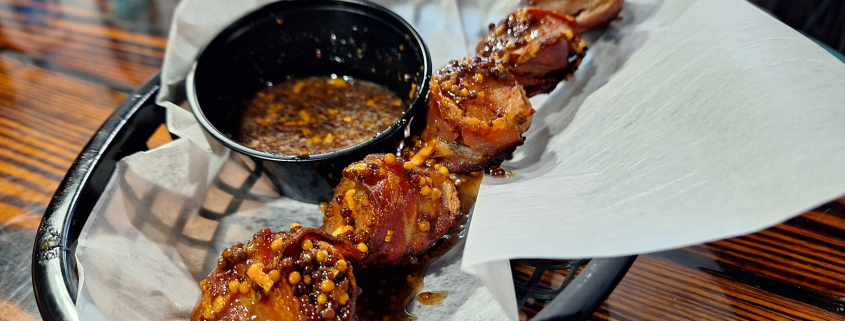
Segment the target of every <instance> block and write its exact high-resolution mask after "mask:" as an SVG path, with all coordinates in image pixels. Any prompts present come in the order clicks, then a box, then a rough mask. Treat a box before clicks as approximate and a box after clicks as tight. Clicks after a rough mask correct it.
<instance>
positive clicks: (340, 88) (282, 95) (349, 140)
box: [236, 77, 406, 155]
mask: <svg viewBox="0 0 845 321" xmlns="http://www.w3.org/2000/svg"><path fill="white" fill-rule="evenodd" d="M405 106H406V104H405V102H403V101H402V99H400V98H399V97H398V96H397V95H396V94H394V93H392V92H391V91H389V90H387V89H385V88H384V87H381V86H379V85H377V84H374V83H371V82H368V81H364V80H344V79H342V78H333V77H311V78H305V79H299V80H291V81H286V82H284V83H281V84H278V85H275V86H272V87H268V88H266V89H264V90H262V91H260V92H258V94H257V95H256V96H255V97H254V98H253V99H251V100H249V101H247V102H246V103H245V106H244V109H243V114H242V121H241V124H240V126H239V134H238V136H237V138H236V139H237V140H238V142H239V143H241V144H243V145H244V146H247V147H249V148H253V149H256V150H261V151H265V152H270V153H276V154H289V155H305V154H319V153H326V152H331V151H335V150H339V149H342V148H345V147H349V146H352V145H355V144H358V143H360V142H363V141H365V140H367V139H370V138H372V137H374V136H375V135H376V134H378V133H379V132H380V131H383V130H385V129H387V128H388V127H390V125H391V124H393V123H394V122H395V121H396V120H397V119H399V117H401V116H402V113H403V111H404V110H405Z"/></svg>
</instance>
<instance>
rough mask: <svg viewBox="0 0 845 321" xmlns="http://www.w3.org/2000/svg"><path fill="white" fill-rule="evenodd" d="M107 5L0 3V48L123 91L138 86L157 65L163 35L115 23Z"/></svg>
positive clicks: (84, 1)
mask: <svg viewBox="0 0 845 321" xmlns="http://www.w3.org/2000/svg"><path fill="white" fill-rule="evenodd" d="M108 7H109V5H108V2H102V1H95V0H72V1H62V2H57V3H49V4H46V3H45V2H42V1H36V0H13V1H12V2H11V3H2V4H0V50H5V51H11V52H15V53H19V54H22V55H26V56H29V57H31V58H33V59H37V60H40V61H44V64H43V65H44V67H46V68H47V69H54V70H56V71H62V70H72V71H74V72H76V73H79V74H81V75H85V76H87V77H98V78H100V79H102V80H104V81H105V82H110V83H114V84H115V86H116V87H118V88H121V89H123V90H128V89H130V88H134V87H137V86H139V85H140V84H142V83H143V82H144V81H146V80H147V79H148V78H149V76H150V75H152V74H153V73H155V72H156V70H158V69H159V68H160V66H161V63H162V57H163V56H164V48H165V46H166V38H165V37H164V36H163V34H162V31H161V30H158V29H145V30H139V31H132V30H128V29H126V28H122V27H119V26H116V25H115V23H114V22H115V21H114V20H113V19H112V17H111V15H110V13H109V12H107V10H109V9H108ZM170 14H171V13H167V14H164V15H161V18H160V19H169V17H170ZM80 78H86V77H80Z"/></svg>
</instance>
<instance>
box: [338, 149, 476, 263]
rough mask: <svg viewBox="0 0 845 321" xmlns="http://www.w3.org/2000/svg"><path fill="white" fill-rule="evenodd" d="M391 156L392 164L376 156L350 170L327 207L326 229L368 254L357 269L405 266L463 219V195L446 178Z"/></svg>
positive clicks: (438, 173)
mask: <svg viewBox="0 0 845 321" xmlns="http://www.w3.org/2000/svg"><path fill="white" fill-rule="evenodd" d="M390 157H392V159H393V162H392V163H388V162H386V161H385V155H384V154H372V155H368V156H367V157H366V158H365V159H364V160H363V161H360V162H357V163H354V164H352V165H350V166H349V167H347V168H346V169H345V170H344V178H343V179H341V181H340V184H338V186H337V187H336V188H335V193H334V195H335V198H334V199H333V200H332V202H331V203H329V204H328V206H327V207H326V213H325V216H324V218H323V222H324V224H323V227H322V230H323V231H325V232H327V233H331V234H332V235H334V236H337V237H339V238H341V239H345V240H348V241H349V242H350V243H352V244H355V245H356V246H358V247H359V250H364V251H363V252H365V256H364V259H363V260H362V261H361V262H359V263H358V265H356V266H367V267H370V266H389V265H398V264H403V263H406V262H407V261H408V260H409V259H410V258H411V257H413V256H416V255H419V254H421V253H422V252H423V251H425V250H427V249H428V248H430V247H431V246H432V245H434V243H435V242H436V241H437V240H438V239H439V238H440V237H441V236H443V235H445V234H446V233H447V232H448V231H449V229H450V228H451V227H452V225H453V224H454V223H455V221H457V219H458V218H459V217H460V216H461V203H460V200H459V199H458V193H457V190H456V189H455V185H454V182H453V181H452V180H451V179H450V178H449V176H448V175H447V174H444V173H442V172H440V171H438V170H436V169H435V168H434V167H427V166H417V165H413V164H412V163H410V162H405V161H404V160H403V159H402V158H401V157H393V155H391V156H390ZM390 157H388V159H391V158H390ZM406 164H407V165H406ZM435 190H436V191H435Z"/></svg>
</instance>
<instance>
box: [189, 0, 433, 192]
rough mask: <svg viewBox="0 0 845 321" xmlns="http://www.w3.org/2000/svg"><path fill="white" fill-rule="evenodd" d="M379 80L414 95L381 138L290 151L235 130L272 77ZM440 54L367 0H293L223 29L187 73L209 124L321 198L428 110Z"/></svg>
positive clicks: (193, 100) (289, 184) (289, 183)
mask: <svg viewBox="0 0 845 321" xmlns="http://www.w3.org/2000/svg"><path fill="white" fill-rule="evenodd" d="M330 75H337V76H338V77H341V76H349V77H352V78H353V79H362V80H367V81H371V82H374V83H377V84H380V85H382V86H385V87H386V88H388V89H390V90H391V91H393V92H394V93H396V94H397V95H399V97H400V98H403V99H406V100H408V101H410V104H409V105H408V107H407V108H406V110H405V113H404V114H403V116H402V117H401V118H399V119H398V120H396V122H395V123H394V124H393V125H391V126H390V127H389V128H388V129H386V130H384V131H382V132H380V133H379V134H378V135H376V136H375V137H373V138H371V139H369V140H367V141H364V142H362V143H359V144H357V145H353V146H351V147H347V148H344V149H341V150H337V151H333V152H329V153H322V154H311V155H284V154H274V153H268V152H263V151H259V150H255V149H251V148H248V147H246V146H243V145H241V144H239V143H237V142H236V141H234V140H233V139H232V138H231V137H233V136H234V135H235V134H236V131H237V127H238V124H239V121H240V120H239V119H238V118H239V117H240V108H241V106H242V103H243V101H245V100H247V99H250V98H252V97H253V96H254V95H255V94H256V93H257V92H258V91H259V90H261V89H263V88H266V87H267V86H268V85H272V84H278V83H280V82H283V81H286V80H290V79H297V78H304V77H309V76H330ZM430 76H431V57H430V56H429V53H428V48H427V47H426V45H425V43H424V42H423V40H422V38H421V37H420V36H419V34H417V32H416V31H415V30H414V28H413V27H411V25H410V24H408V23H407V22H406V21H405V20H403V19H402V18H401V17H399V16H398V15H396V14H395V13H393V12H391V11H389V10H387V9H385V8H384V7H381V6H379V5H376V4H373V3H370V2H367V1H362V0H286V1H279V2H274V3H271V4H268V5H266V6H264V7H261V8H260V9H258V10H256V11H254V12H252V13H250V14H248V15H246V16H245V17H243V18H241V19H240V20H238V21H236V22H235V23H233V24H232V25H230V26H229V27H227V28H226V29H224V30H223V31H222V32H221V33H220V34H218V35H217V37H215V38H214V40H212V42H211V43H210V44H209V45H208V46H207V47H206V48H205V49H204V50H203V52H202V53H201V54H200V56H199V58H198V59H197V61H196V62H195V64H194V66H193V69H192V70H191V72H190V73H189V74H188V77H187V80H186V90H187V97H188V101H189V103H190V105H191V110H192V111H193V113H194V115H195V116H196V118H197V121H199V123H200V125H202V127H203V128H204V129H205V130H206V131H207V132H208V133H209V134H210V135H211V136H213V137H214V138H215V139H217V140H218V141H220V142H221V143H222V144H223V145H225V146H226V147H228V148H230V149H232V150H233V151H235V152H238V153H241V154H243V155H246V156H248V157H250V158H252V159H253V160H255V162H256V164H257V166H262V167H263V168H264V169H265V172H266V173H267V175H268V177H269V178H270V180H271V181H272V182H273V184H275V185H276V187H277V188H278V189H279V190H280V192H281V193H282V194H283V195H285V196H287V197H290V198H293V199H296V200H300V201H305V202H311V203H316V202H320V201H324V200H328V199H331V196H332V189H333V187H334V186H335V185H336V184H337V183H338V182H339V181H340V178H341V172H342V170H343V168H345V167H346V166H347V165H349V164H351V163H352V162H355V161H358V160H361V159H363V158H364V156H366V155H367V154H371V153H381V152H392V151H395V150H396V149H397V147H398V146H399V144H400V142H401V141H402V139H403V137H404V133H405V128H406V127H407V125H408V123H409V122H410V120H411V118H412V117H413V116H414V115H415V114H417V113H418V112H419V111H420V110H424V109H425V104H426V98H427V96H428V89H429V88H428V83H429V78H430Z"/></svg>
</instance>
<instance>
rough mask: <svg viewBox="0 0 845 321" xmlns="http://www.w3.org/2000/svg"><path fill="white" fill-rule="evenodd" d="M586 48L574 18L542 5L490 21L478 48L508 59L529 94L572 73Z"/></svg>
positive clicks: (545, 89) (551, 86)
mask: <svg viewBox="0 0 845 321" xmlns="http://www.w3.org/2000/svg"><path fill="white" fill-rule="evenodd" d="M585 50H586V44H585V42H584V41H583V40H582V39H581V33H580V32H579V31H578V26H577V24H576V23H575V19H574V18H572V17H571V16H567V15H564V14H561V13H558V12H556V11H553V10H546V9H540V8H521V9H519V10H517V11H515V12H513V13H511V14H509V15H508V17H507V18H505V19H503V20H502V21H500V22H499V23H498V24H495V25H494V24H490V30H489V31H488V33H487V35H486V36H485V37H484V38H482V39H481V41H479V43H478V46H477V48H476V52H477V53H478V54H479V55H480V56H484V57H493V58H497V59H502V60H503V61H505V62H506V65H507V67H508V69H509V70H510V71H511V73H513V75H514V77H515V78H516V80H517V81H518V82H519V84H520V85H522V86H523V87H524V88H525V91H526V92H527V93H528V96H529V97H530V96H534V95H536V94H540V93H548V92H550V91H552V90H553V89H554V88H555V87H556V86H557V84H558V83H559V82H560V81H562V80H565V79H569V78H570V77H572V74H573V73H574V72H575V70H577V69H578V65H580V64H581V60H582V58H583V57H584V55H585Z"/></svg>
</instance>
